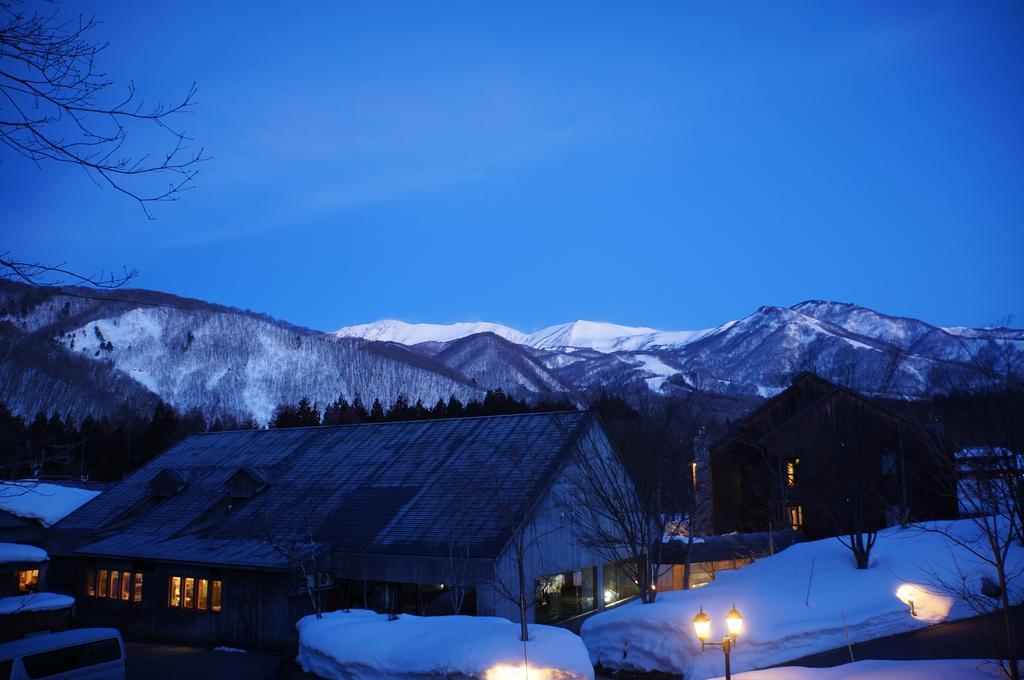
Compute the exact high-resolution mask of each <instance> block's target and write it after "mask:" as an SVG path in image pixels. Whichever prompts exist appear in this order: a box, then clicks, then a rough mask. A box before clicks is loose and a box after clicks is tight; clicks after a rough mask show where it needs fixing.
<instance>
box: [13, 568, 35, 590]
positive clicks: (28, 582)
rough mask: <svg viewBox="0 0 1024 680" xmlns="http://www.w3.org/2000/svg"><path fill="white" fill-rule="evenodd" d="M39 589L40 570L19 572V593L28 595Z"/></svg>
mask: <svg viewBox="0 0 1024 680" xmlns="http://www.w3.org/2000/svg"><path fill="white" fill-rule="evenodd" d="M37 587H39V570H38V569H25V570H23V571H19V572H18V592H19V593H27V592H30V591H33V590H35V589H36V588H37Z"/></svg>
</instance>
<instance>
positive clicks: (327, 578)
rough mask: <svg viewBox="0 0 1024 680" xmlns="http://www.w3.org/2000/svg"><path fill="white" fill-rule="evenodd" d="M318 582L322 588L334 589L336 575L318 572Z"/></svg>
mask: <svg viewBox="0 0 1024 680" xmlns="http://www.w3.org/2000/svg"><path fill="white" fill-rule="evenodd" d="M316 582H317V585H318V586H320V588H333V587H334V575H333V574H329V573H327V572H326V571H320V572H317V575H316Z"/></svg>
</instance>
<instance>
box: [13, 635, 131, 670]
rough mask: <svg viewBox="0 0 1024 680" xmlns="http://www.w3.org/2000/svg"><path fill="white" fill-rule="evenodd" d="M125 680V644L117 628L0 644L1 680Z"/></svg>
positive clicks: (44, 636)
mask: <svg viewBox="0 0 1024 680" xmlns="http://www.w3.org/2000/svg"><path fill="white" fill-rule="evenodd" d="M35 678H52V679H53V680H62V679H63V678H89V680H108V679H109V680H124V640H122V639H121V633H119V632H118V631H117V629H116V628H77V629H74V630H65V631H62V632H60V633H46V634H43V635H32V636H30V637H27V638H24V639H22V640H15V641H14V642H5V643H3V644H0V680H35Z"/></svg>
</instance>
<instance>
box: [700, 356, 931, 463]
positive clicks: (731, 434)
mask: <svg viewBox="0 0 1024 680" xmlns="http://www.w3.org/2000/svg"><path fill="white" fill-rule="evenodd" d="M839 397H845V398H849V399H853V400H855V401H857V402H859V403H862V404H865V405H867V406H869V407H871V408H873V409H875V410H876V411H878V412H879V413H881V414H884V415H886V416H888V417H890V418H894V419H897V420H900V421H902V422H905V423H907V424H908V425H910V426H912V427H920V426H919V425H918V424H917V423H916V422H915V421H914V420H912V419H911V418H908V417H907V416H905V415H903V414H902V413H898V412H896V411H894V410H892V409H891V408H889V407H887V406H883V405H882V404H879V403H877V402H876V401H874V400H872V399H869V398H868V397H866V396H864V395H863V394H861V393H859V392H857V391H855V390H852V389H850V388H848V387H845V386H843V385H838V384H836V383H833V382H831V381H829V380H826V379H825V378H822V377H821V376H819V375H816V374H814V373H809V372H803V373H799V374H797V375H796V376H795V377H794V378H793V382H792V384H790V386H789V387H787V388H786V389H784V390H783V391H782V392H779V393H778V394H777V395H775V396H774V397H772V398H771V399H768V400H767V401H765V402H764V403H763V404H761V405H760V406H758V407H757V408H755V409H754V410H753V411H751V412H750V413H748V414H747V415H746V416H744V417H743V418H741V419H740V420H738V421H736V422H735V423H734V424H733V426H732V427H731V428H729V431H728V432H727V433H726V434H725V435H724V436H723V437H721V438H720V439H719V440H718V441H716V442H715V443H714V444H712V445H711V448H715V447H718V446H719V445H721V444H724V443H725V442H727V441H729V440H733V439H742V440H744V441H747V442H752V443H755V444H763V443H765V442H766V441H767V440H768V439H770V438H772V437H773V436H775V435H776V434H778V433H780V432H782V431H783V430H785V429H786V428H788V427H791V426H793V425H794V424H796V423H798V422H799V421H800V420H802V419H803V418H804V417H806V416H807V415H808V414H810V413H812V412H813V411H815V410H816V409H817V408H818V407H820V406H821V405H823V404H826V403H828V402H829V401H831V400H833V399H836V398H839Z"/></svg>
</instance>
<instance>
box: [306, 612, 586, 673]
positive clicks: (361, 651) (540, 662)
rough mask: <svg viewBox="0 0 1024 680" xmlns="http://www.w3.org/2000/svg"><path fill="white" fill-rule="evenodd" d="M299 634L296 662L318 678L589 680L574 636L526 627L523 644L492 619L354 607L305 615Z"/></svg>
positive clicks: (512, 626)
mask: <svg viewBox="0 0 1024 680" xmlns="http://www.w3.org/2000/svg"><path fill="white" fill-rule="evenodd" d="M296 626H297V628H298V629H299V655H298V657H297V661H298V662H299V664H300V665H301V666H302V668H303V670H305V671H306V672H310V673H316V674H317V675H319V676H321V677H324V678H339V679H341V678H343V679H345V680H363V679H366V680H375V679H383V680H387V679H389V678H436V677H444V678H452V679H453V680H457V679H460V678H480V679H482V680H526V678H529V680H581V679H587V680H590V679H592V678H593V677H594V670H593V668H592V667H591V664H590V659H589V657H588V655H587V650H586V648H584V646H583V642H582V641H581V640H580V639H579V637H577V636H576V635H574V634H572V633H571V632H569V631H567V630H565V629H562V628H554V627H552V626H541V625H531V626H530V638H531V639H530V641H529V642H528V643H526V645H525V648H526V649H525V652H526V654H527V658H528V659H529V674H528V675H527V674H526V673H524V668H523V654H524V645H523V643H522V642H520V641H519V624H518V623H512V622H510V621H509V620H507V619H502V618H498V617H475V616H427V617H423V616H409V615H404V614H403V615H401V616H400V617H399V618H398V620H397V621H388V620H387V616H385V615H384V614H376V613H374V612H371V611H366V610H362V609H354V610H352V611H350V612H348V613H345V612H340V611H337V612H329V613H327V614H324V616H323V618H322V619H320V620H317V618H316V617H315V616H307V617H305V618H303V619H301V620H300V621H299V622H298V624H296Z"/></svg>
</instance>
